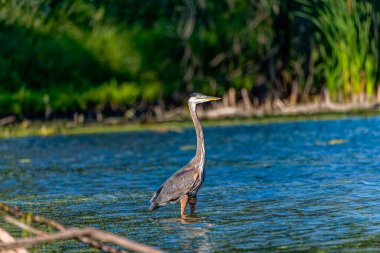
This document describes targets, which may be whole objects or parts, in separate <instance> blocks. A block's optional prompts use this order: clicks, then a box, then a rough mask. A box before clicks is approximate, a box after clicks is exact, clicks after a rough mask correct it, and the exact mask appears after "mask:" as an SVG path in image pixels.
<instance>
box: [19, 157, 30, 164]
mask: <svg viewBox="0 0 380 253" xmlns="http://www.w3.org/2000/svg"><path fill="white" fill-rule="evenodd" d="M18 162H19V163H30V159H29V158H22V159H20V160H18Z"/></svg>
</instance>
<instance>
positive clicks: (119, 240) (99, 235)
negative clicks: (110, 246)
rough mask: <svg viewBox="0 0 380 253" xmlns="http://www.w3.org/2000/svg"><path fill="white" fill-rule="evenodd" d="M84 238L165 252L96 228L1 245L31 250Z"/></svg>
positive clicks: (137, 249)
mask: <svg viewBox="0 0 380 253" xmlns="http://www.w3.org/2000/svg"><path fill="white" fill-rule="evenodd" d="M82 236H90V237H93V238H96V239H98V240H101V241H104V242H111V243H114V244H117V245H119V246H122V247H124V248H128V249H129V250H133V251H136V252H145V253H162V252H163V251H161V250H157V249H154V248H152V247H150V246H146V245H143V244H140V243H136V242H134V241H131V240H128V239H126V238H123V237H121V236H118V235H115V234H112V233H108V232H104V231H101V230H98V229H94V228H82V229H79V228H72V229H68V230H66V231H63V232H58V233H55V234H47V235H44V236H39V237H32V238H25V239H19V240H16V241H14V242H8V243H0V249H17V248H20V247H23V248H30V247H32V246H36V245H39V244H44V243H49V242H53V241H59V240H68V239H75V238H78V237H82Z"/></svg>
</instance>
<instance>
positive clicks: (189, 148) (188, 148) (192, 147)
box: [179, 145, 196, 151]
mask: <svg viewBox="0 0 380 253" xmlns="http://www.w3.org/2000/svg"><path fill="white" fill-rule="evenodd" d="M179 149H180V150H182V151H186V150H195V149H196V146H194V145H185V146H181V147H180V148H179Z"/></svg>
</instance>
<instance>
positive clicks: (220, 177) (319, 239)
mask: <svg viewBox="0 0 380 253" xmlns="http://www.w3.org/2000/svg"><path fill="white" fill-rule="evenodd" d="M204 131H205V138H206V152H207V158H206V159H207V161H206V180H205V183H204V185H203V187H202V188H201V190H200V191H199V193H198V204H197V218H194V219H191V220H183V219H180V217H179V206H178V205H169V206H165V207H162V208H160V209H158V210H157V211H155V212H153V213H150V212H149V211H148V210H147V209H148V207H149V199H150V197H151V195H152V193H153V192H154V191H155V190H156V189H157V188H158V187H159V186H160V185H161V183H162V182H164V181H165V180H166V178H167V177H168V176H170V175H171V174H172V173H173V172H175V171H176V170H178V169H179V168H181V167H182V166H183V165H185V164H186V163H187V162H188V161H189V160H190V159H191V158H192V156H193V155H194V152H195V150H194V148H195V147H194V146H195V145H196V140H195V133H194V130H193V129H191V128H189V129H184V130H183V131H182V132H166V133H155V132H130V133H109V134H91V135H74V136H51V137H27V138H14V139H5V140H1V141H0V201H1V202H6V203H8V204H9V205H18V206H20V207H21V208H22V209H23V210H28V211H33V212H34V213H37V214H40V215H43V216H46V217H49V218H52V219H56V220H58V221H59V222H61V223H63V224H65V225H67V226H69V227H71V226H73V227H74V226H75V227H85V226H93V227H96V228H100V229H105V230H109V231H112V232H115V233H118V234H120V235H123V236H126V237H128V238H130V239H133V240H136V241H138V242H141V243H146V244H149V245H152V246H155V247H158V248H161V249H163V250H167V251H169V252H260V251H265V252H273V251H275V252H294V251H314V252H315V251H318V250H322V251H323V250H326V251H337V252H342V251H347V252H356V251H376V250H377V249H379V247H380V118H379V117H372V118H351V119H341V120H329V121H305V122H291V123H274V124H265V125H240V126H225V127H207V128H205V129H204ZM0 222H1V221H0ZM49 247H52V249H54V250H57V251H64V252H70V251H71V252H76V251H78V250H81V251H82V252H85V251H87V250H88V251H90V250H89V249H88V248H86V247H84V246H83V245H81V244H80V243H74V242H70V243H58V244H55V245H52V246H49Z"/></svg>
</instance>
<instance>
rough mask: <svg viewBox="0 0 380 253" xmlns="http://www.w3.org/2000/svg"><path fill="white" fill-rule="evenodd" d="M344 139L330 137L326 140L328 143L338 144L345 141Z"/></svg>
mask: <svg viewBox="0 0 380 253" xmlns="http://www.w3.org/2000/svg"><path fill="white" fill-rule="evenodd" d="M346 142H347V141H346V140H343V139H332V140H329V141H328V142H327V144H328V145H338V144H343V143H346Z"/></svg>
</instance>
